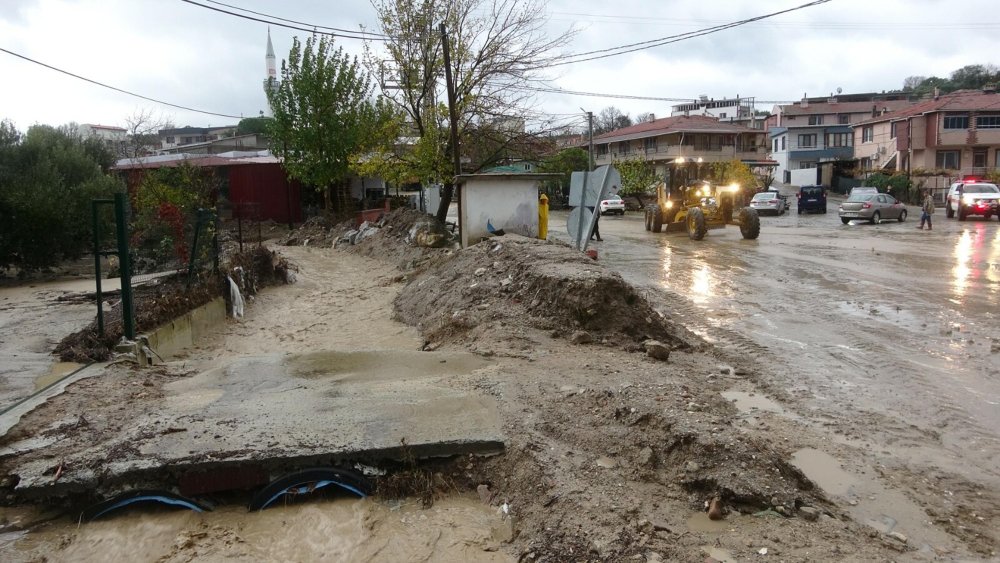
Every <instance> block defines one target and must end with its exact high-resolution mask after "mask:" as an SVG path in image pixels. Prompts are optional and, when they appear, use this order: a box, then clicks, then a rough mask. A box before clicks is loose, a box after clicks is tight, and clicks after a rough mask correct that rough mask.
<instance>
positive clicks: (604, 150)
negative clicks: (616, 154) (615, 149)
mask: <svg viewBox="0 0 1000 563" xmlns="http://www.w3.org/2000/svg"><path fill="white" fill-rule="evenodd" d="M596 150H597V154H598V155H604V154H608V145H597V147H596Z"/></svg>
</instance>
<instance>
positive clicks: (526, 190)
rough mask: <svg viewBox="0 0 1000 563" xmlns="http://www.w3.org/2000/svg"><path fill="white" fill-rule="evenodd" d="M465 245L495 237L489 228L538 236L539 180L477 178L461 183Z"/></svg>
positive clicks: (463, 244) (462, 223) (461, 214)
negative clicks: (484, 238)
mask: <svg viewBox="0 0 1000 563" xmlns="http://www.w3.org/2000/svg"><path fill="white" fill-rule="evenodd" d="M459 213H460V216H459V223H460V224H461V225H462V247H463V248H464V247H468V246H469V245H471V244H476V243H478V242H479V241H480V240H481V239H482V238H483V237H489V236H493V235H491V234H490V232H489V231H488V230H487V228H486V224H487V222H489V223H490V224H491V225H493V227H494V229H503V230H504V232H505V233H507V234H518V235H524V236H526V237H531V238H538V187H537V180H527V179H525V180H512V179H509V178H508V179H500V178H495V179H494V178H474V179H469V180H466V182H465V183H464V184H462V205H461V210H460V212H459Z"/></svg>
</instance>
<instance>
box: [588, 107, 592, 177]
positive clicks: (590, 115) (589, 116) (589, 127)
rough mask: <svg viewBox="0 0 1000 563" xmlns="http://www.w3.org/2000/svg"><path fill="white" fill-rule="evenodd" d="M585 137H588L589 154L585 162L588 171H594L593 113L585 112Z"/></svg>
mask: <svg viewBox="0 0 1000 563" xmlns="http://www.w3.org/2000/svg"><path fill="white" fill-rule="evenodd" d="M587 135H588V136H589V137H590V142H589V148H588V152H589V153H590V156H589V160H588V161H587V162H588V164H589V165H590V168H589V170H590V171H591V172H593V171H594V112H592V111H588V112H587Z"/></svg>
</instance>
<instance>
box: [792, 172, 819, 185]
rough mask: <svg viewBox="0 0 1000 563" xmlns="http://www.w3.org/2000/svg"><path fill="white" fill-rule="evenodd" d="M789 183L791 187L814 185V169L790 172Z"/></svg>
mask: <svg viewBox="0 0 1000 563" xmlns="http://www.w3.org/2000/svg"><path fill="white" fill-rule="evenodd" d="M790 183H791V185H793V186H809V185H812V184H815V183H816V169H815V168H800V169H798V170H792V181H791V182H790Z"/></svg>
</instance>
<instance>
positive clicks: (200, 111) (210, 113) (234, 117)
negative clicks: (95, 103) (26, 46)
mask: <svg viewBox="0 0 1000 563" xmlns="http://www.w3.org/2000/svg"><path fill="white" fill-rule="evenodd" d="M0 51H2V52H4V53H7V54H8V55H13V56H15V57H17V58H19V59H24V60H26V61H28V62H30V63H35V64H36V65H40V66H43V67H45V68H47V69H49V70H54V71H56V72H59V73H62V74H65V75H67V76H72V77H73V78H77V79H79V80H83V81H84V82H90V83H91V84H96V85H97V86H100V87H102V88H107V89H109V90H114V91H115V92H121V93H122V94H128V95H129V96H135V97H136V98H141V99H143V100H146V101H149V102H153V103H157V104H161V105H164V106H170V107H172V108H177V109H182V110H184V111H193V112H195V113H203V114H205V115H215V116H218V117H228V118H231V119H242V118H243V116H241V115H229V114H226V113H216V112H214V111H204V110H200V109H195V108H189V107H187V106H182V105H178V104H172V103H170V102H164V101H163V100H157V99H156V98H150V97H149V96H143V95H142V94H136V93H135V92H129V91H128V90H123V89H121V88H118V87H115V86H110V85H108V84H105V83H103V82H98V81H96V80H92V79H90V78H86V77H83V76H80V75H79V74H73V73H72V72H69V71H67V70H63V69H61V68H56V67H54V66H52V65H48V64H45V63H43V62H41V61H36V60H35V59H32V58H29V57H26V56H24V55H21V54H19V53H15V52H14V51H9V50H7V49H4V48H3V47H0Z"/></svg>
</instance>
